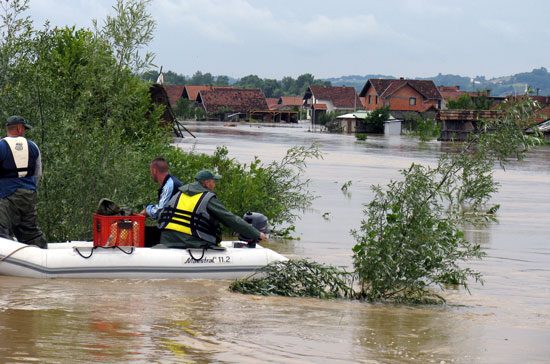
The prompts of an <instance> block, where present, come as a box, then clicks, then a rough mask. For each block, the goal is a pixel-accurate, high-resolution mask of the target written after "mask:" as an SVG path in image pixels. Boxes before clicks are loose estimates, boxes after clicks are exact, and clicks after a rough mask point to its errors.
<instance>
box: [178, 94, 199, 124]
mask: <svg viewBox="0 0 550 364" xmlns="http://www.w3.org/2000/svg"><path fill="white" fill-rule="evenodd" d="M195 109H196V108H195V105H194V103H192V102H191V101H189V99H184V98H183V97H182V98H179V99H178V102H177V104H176V107H174V114H175V115H176V117H178V118H180V119H183V120H194V119H195Z"/></svg>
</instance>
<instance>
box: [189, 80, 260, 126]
mask: <svg viewBox="0 0 550 364" xmlns="http://www.w3.org/2000/svg"><path fill="white" fill-rule="evenodd" d="M196 102H197V105H199V106H201V107H202V108H203V109H204V111H205V112H206V115H207V118H209V119H217V120H226V119H227V118H228V117H229V116H230V115H234V114H236V115H239V114H241V115H242V117H245V118H247V119H248V118H250V117H251V113H253V112H255V111H264V112H265V111H269V107H268V105H267V101H266V99H265V95H264V92H263V91H262V90H261V89H259V88H256V89H240V88H218V87H214V88H212V89H210V90H200V91H199V92H198V94H197V97H196Z"/></svg>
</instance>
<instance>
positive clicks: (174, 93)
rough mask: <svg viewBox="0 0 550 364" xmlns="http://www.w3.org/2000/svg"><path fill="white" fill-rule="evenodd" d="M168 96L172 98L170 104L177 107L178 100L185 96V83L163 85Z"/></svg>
mask: <svg viewBox="0 0 550 364" xmlns="http://www.w3.org/2000/svg"><path fill="white" fill-rule="evenodd" d="M163 86H164V89H165V90H166V93H167V94H168V98H169V100H170V106H172V107H176V105H177V104H178V100H179V99H180V98H181V97H182V96H183V90H184V88H185V86H184V85H163Z"/></svg>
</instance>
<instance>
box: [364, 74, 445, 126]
mask: <svg viewBox="0 0 550 364" xmlns="http://www.w3.org/2000/svg"><path fill="white" fill-rule="evenodd" d="M359 97H361V98H362V101H363V103H364V104H365V109H367V110H374V109H376V108H379V107H382V106H389V108H390V112H391V113H392V115H393V116H395V117H396V118H402V117H406V114H407V113H417V114H423V113H426V112H428V111H432V112H434V111H437V110H441V107H442V102H443V97H442V96H441V93H440V92H439V90H438V89H437V87H436V86H435V83H434V82H433V81H431V80H408V79H404V78H399V79H387V78H386V79H380V78H379V79H369V80H367V82H366V83H365V86H363V89H362V90H361V92H360V94H359Z"/></svg>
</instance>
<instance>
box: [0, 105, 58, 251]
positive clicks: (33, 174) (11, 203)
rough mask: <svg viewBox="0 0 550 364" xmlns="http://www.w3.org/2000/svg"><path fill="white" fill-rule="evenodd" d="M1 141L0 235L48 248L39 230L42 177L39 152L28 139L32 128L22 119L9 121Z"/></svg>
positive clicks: (15, 118) (14, 117) (12, 118)
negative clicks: (38, 200)
mask: <svg viewBox="0 0 550 364" xmlns="http://www.w3.org/2000/svg"><path fill="white" fill-rule="evenodd" d="M5 125H6V131H7V136H6V137H5V138H4V139H2V140H0V236H1V237H3V238H6V239H13V237H14V236H15V238H16V239H17V240H18V241H19V242H21V243H25V244H32V245H36V246H38V247H40V248H43V249H47V247H48V242H47V241H46V238H45V236H44V234H43V233H42V231H41V230H40V228H39V227H38V210H37V207H36V204H37V192H36V185H37V184H38V181H39V180H40V177H41V176H42V161H41V157H40V150H39V149H38V147H37V146H36V144H35V143H33V142H31V141H30V140H27V139H26V138H25V131H26V130H27V129H30V128H31V126H30V125H29V124H28V123H27V122H26V121H25V119H24V118H22V117H21V116H17V115H14V116H11V117H9V118H8V120H7V121H6V124H5Z"/></svg>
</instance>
